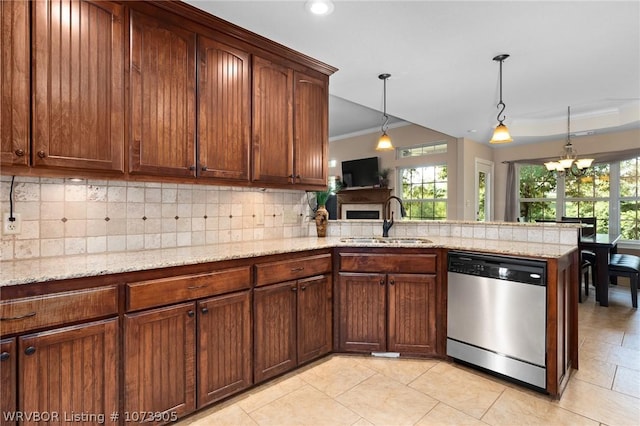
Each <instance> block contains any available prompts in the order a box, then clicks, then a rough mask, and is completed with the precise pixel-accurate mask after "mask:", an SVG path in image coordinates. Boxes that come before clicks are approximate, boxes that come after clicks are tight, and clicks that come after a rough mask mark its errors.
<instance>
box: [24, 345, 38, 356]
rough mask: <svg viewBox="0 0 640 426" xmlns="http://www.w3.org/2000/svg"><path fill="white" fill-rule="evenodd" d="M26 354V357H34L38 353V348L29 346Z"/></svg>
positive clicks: (25, 351)
mask: <svg viewBox="0 0 640 426" xmlns="http://www.w3.org/2000/svg"><path fill="white" fill-rule="evenodd" d="M24 353H25V354H26V355H33V354H35V353H36V348H34V347H33V346H29V347H28V348H27V349H25V350H24Z"/></svg>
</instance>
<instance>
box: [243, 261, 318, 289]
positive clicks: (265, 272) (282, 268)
mask: <svg viewBox="0 0 640 426" xmlns="http://www.w3.org/2000/svg"><path fill="white" fill-rule="evenodd" d="M328 272H331V254H329V253H327V254H319V255H317V256H307V257H301V258H298V259H291V260H281V261H278V262H269V263H261V264H258V265H256V286H260V285H266V284H273V283H278V282H282V281H290V280H297V279H298V278H304V277H310V276H313V275H321V274H326V273H328Z"/></svg>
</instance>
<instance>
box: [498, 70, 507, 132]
mask: <svg viewBox="0 0 640 426" xmlns="http://www.w3.org/2000/svg"><path fill="white" fill-rule="evenodd" d="M502 61H504V59H500V102H498V108H500V107H502V108H501V109H500V111H499V112H498V116H497V117H496V118H497V119H498V122H499V123H500V124H502V122H503V121H504V120H505V119H506V118H507V117H506V116H504V117H502V119H500V114H502V113H503V112H504V109H505V108H506V105H505V104H504V102H502Z"/></svg>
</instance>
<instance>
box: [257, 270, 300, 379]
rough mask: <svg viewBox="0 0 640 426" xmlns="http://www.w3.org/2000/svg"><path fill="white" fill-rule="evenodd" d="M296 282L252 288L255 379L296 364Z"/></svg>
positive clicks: (271, 375)
mask: <svg viewBox="0 0 640 426" xmlns="http://www.w3.org/2000/svg"><path fill="white" fill-rule="evenodd" d="M297 290H298V287H297V285H296V282H295V281H288V282H285V283H281V284H274V285H270V286H266V287H260V288H256V289H255V290H254V301H253V303H254V308H253V323H254V342H253V344H254V347H253V350H254V358H253V359H254V361H253V362H254V380H255V382H256V383H258V382H261V381H263V380H266V379H268V378H270V377H273V376H276V375H278V374H280V373H284V372H285V371H289V370H291V369H293V368H294V367H295V366H296V365H297V363H296V292H297Z"/></svg>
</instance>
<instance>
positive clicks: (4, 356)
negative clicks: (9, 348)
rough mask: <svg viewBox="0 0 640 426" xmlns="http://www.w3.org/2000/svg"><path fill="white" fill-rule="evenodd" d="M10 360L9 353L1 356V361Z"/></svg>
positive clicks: (3, 353)
mask: <svg viewBox="0 0 640 426" xmlns="http://www.w3.org/2000/svg"><path fill="white" fill-rule="evenodd" d="M8 359H9V352H2V353H1V354H0V361H6V360H8Z"/></svg>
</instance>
